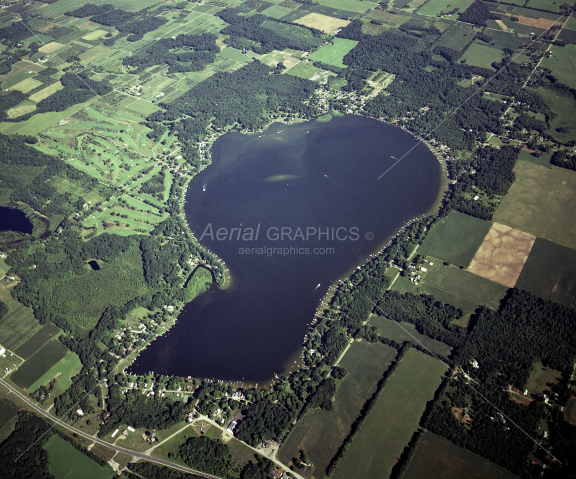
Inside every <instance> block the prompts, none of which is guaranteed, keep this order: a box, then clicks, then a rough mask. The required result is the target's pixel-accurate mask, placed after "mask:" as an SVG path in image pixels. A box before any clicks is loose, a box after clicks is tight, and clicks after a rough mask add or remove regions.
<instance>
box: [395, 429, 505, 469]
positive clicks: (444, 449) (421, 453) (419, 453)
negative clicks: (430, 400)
mask: <svg viewBox="0 0 576 479" xmlns="http://www.w3.org/2000/svg"><path fill="white" fill-rule="evenodd" d="M422 477H426V478H428V479H459V478H461V477H466V478H467V479H513V478H515V477H516V476H515V475H514V474H512V473H511V472H509V471H507V470H506V469H504V468H503V467H500V466H498V465H496V464H494V463H493V462H490V461H489V460H488V459H484V458H483V457H481V456H479V455H478V454H475V453H473V452H471V451H468V450H467V449H464V448H462V447H460V446H457V445H456V444H454V443H452V442H450V441H449V440H448V439H445V438H443V437H441V436H437V435H436V434H433V433H431V432H425V433H424V436H423V437H422V439H421V441H420V444H418V448H417V449H416V453H415V454H414V457H413V458H412V461H411V462H410V466H409V467H408V470H407V471H406V473H405V474H404V478H405V479H420V478H422Z"/></svg>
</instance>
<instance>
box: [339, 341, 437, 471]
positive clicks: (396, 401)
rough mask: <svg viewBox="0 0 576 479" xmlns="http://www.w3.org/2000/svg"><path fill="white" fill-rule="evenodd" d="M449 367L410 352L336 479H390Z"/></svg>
mask: <svg viewBox="0 0 576 479" xmlns="http://www.w3.org/2000/svg"><path fill="white" fill-rule="evenodd" d="M445 372H446V366H445V365H444V364H443V363H441V362H440V361H438V360H436V359H433V358H432V357H430V356H428V355H426V354H424V353H421V352H420V351H417V350H415V349H410V350H409V351H408V352H407V353H406V354H405V356H404V357H403V358H402V359H401V361H400V363H399V364H398V367H397V368H396V370H395V371H394V374H393V375H392V377H391V378H390V379H389V381H388V383H387V384H386V386H385V387H384V390H383V391H382V392H381V393H380V395H379V396H378V399H377V400H376V404H375V406H374V409H373V410H372V412H371V413H370V415H369V416H368V417H367V418H366V421H365V422H364V424H363V425H362V427H361V428H360V431H358V433H357V435H356V437H355V438H354V440H353V441H352V444H351V445H350V447H349V448H348V450H347V452H346V455H345V456H344V458H343V459H342V460H341V461H340V463H339V465H338V467H337V468H336V471H335V472H334V474H333V475H332V478H333V479H349V478H352V477H354V478H355V477H358V478H362V479H381V478H383V477H388V476H389V475H390V473H391V471H392V468H393V467H394V465H395V464H396V458H397V456H399V455H400V454H402V452H403V451H404V448H405V446H406V445H407V444H408V442H409V441H410V439H411V437H412V435H413V434H414V432H415V431H416V429H417V428H418V424H419V422H420V417H421V416H422V413H423V412H424V409H425V407H426V403H427V402H428V401H430V400H431V399H432V398H433V397H434V391H436V389H437V388H438V386H439V385H440V382H441V378H442V376H443V374H444V373H445Z"/></svg>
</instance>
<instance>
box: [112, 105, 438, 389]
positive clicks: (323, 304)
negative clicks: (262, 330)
mask: <svg viewBox="0 0 576 479" xmlns="http://www.w3.org/2000/svg"><path fill="white" fill-rule="evenodd" d="M358 103H361V102H358ZM331 112H332V110H331V109H329V108H325V109H323V110H322V111H320V112H319V114H318V116H316V117H314V118H307V119H303V118H296V119H292V120H287V119H286V118H274V119H270V121H269V122H268V123H267V124H266V125H265V126H264V127H263V128H261V129H259V130H256V131H251V130H247V129H244V130H239V129H236V128H234V127H232V128H229V129H227V130H226V131H223V132H215V131H214V132H211V133H209V134H208V135H207V141H204V142H200V143H199V144H198V150H199V153H200V155H201V156H202V157H203V158H205V159H206V160H207V161H208V162H207V163H206V164H205V165H202V167H201V168H199V169H198V170H197V171H196V172H194V174H192V175H187V176H186V181H185V183H184V185H183V186H182V187H181V188H182V190H181V193H180V198H179V199H180V211H179V213H178V214H179V216H180V219H181V220H182V221H183V224H184V225H185V227H186V230H187V232H188V234H189V235H190V238H191V239H192V241H193V242H194V244H195V245H196V246H197V247H198V248H200V249H201V250H203V251H205V252H206V253H208V254H210V255H211V256H212V257H213V258H214V259H215V262H216V263H217V264H218V265H219V266H220V268H222V276H223V277H222V280H221V282H219V281H218V278H217V277H215V278H214V279H215V284H216V286H217V287H218V288H219V289H220V290H227V289H229V288H230V287H232V285H233V283H234V281H233V276H232V273H231V272H230V270H229V268H227V265H226V262H225V261H224V260H223V259H222V258H220V257H219V256H218V255H216V254H215V253H213V252H212V251H211V250H210V249H209V248H207V247H206V246H205V245H202V244H201V243H200V242H199V241H198V239H197V238H196V236H195V235H194V233H193V232H192V231H191V230H190V226H189V224H188V221H187V218H186V212H185V205H186V197H187V193H188V188H189V187H190V182H191V181H192V180H193V179H194V178H195V177H196V175H197V174H198V173H200V172H202V171H203V170H204V169H205V168H207V167H209V166H210V165H211V164H212V154H211V150H212V146H213V144H214V142H215V141H216V140H218V139H219V138H220V137H221V136H223V135H225V134H226V133H228V132H229V131H233V130H234V131H238V132H239V133H242V134H245V135H254V134H257V133H263V132H264V131H266V130H267V129H268V128H269V127H270V126H271V125H273V124H274V123H280V124H284V125H291V124H294V123H304V122H307V121H315V120H317V119H318V118H320V117H322V116H325V115H326V114H331ZM332 114H333V116H336V117H340V116H345V115H347V114H349V115H356V116H363V117H364V118H367V119H371V120H375V121H379V122H382V123H385V124H387V125H388V126H394V127H396V128H400V129H402V130H403V131H405V132H406V133H408V134H410V135H411V136H412V137H414V139H415V140H417V141H418V142H419V143H422V144H424V145H425V146H426V148H427V149H428V151H430V153H432V154H433V155H434V157H435V158H436V159H437V161H438V163H439V165H440V185H439V191H438V195H437V198H436V200H435V201H434V203H433V204H432V205H431V207H430V208H428V209H427V210H426V211H425V213H424V214H422V216H421V217H420V216H418V217H415V218H412V219H410V220H408V221H406V222H404V223H403V224H402V226H400V227H399V228H398V230H397V231H396V232H395V233H394V234H393V235H392V236H391V237H390V238H388V239H387V242H386V243H384V242H383V243H381V244H380V245H378V246H377V247H376V248H375V250H374V252H372V253H370V254H369V255H368V256H366V257H365V258H363V259H362V261H361V262H360V263H358V264H357V265H355V266H353V267H351V269H350V270H348V271H347V272H346V273H345V274H343V275H342V276H341V277H339V278H336V279H335V280H334V281H332V282H331V283H330V285H329V287H328V289H327V290H326V293H325V295H324V296H323V297H322V298H321V300H320V301H319V303H318V306H317V308H316V310H315V313H314V315H313V317H312V318H311V321H310V322H309V323H308V324H309V328H308V329H307V331H306V334H305V336H304V339H303V343H305V342H306V338H307V337H308V336H309V335H310V333H312V332H313V331H314V330H315V327H316V324H317V323H318V321H319V320H320V319H321V318H322V316H323V315H322V312H323V311H324V310H326V309H328V308H329V304H330V301H331V300H332V298H333V296H334V294H335V293H336V291H337V290H338V287H339V285H341V284H343V283H345V282H350V277H351V276H352V275H353V274H354V273H356V272H359V271H361V270H362V269H363V268H364V267H365V266H366V265H367V264H368V263H369V262H370V261H372V260H373V259H374V258H377V257H378V256H380V255H382V254H383V253H384V252H385V250H386V249H387V248H388V247H389V246H390V245H391V244H392V243H393V240H394V239H395V238H396V237H398V236H399V235H401V234H402V233H403V232H404V231H405V230H406V228H407V227H408V226H410V225H411V224H412V223H413V222H415V221H417V220H419V219H421V218H424V217H426V216H430V215H433V214H437V212H438V209H439V208H440V206H441V204H442V201H443V199H444V198H445V196H446V194H447V192H448V186H449V182H448V177H447V166H446V160H445V159H444V158H443V157H442V156H441V153H440V152H439V150H443V149H445V148H446V147H443V145H438V146H436V145H432V144H431V143H430V142H429V141H428V140H425V139H424V138H422V137H420V136H419V135H418V134H416V133H414V132H411V131H410V130H408V129H407V128H405V127H403V126H398V125H396V124H394V123H392V122H390V121H387V120H386V119H385V118H374V117H371V116H368V115H365V114H361V113H358V112H354V111H351V112H346V113H342V112H339V111H336V112H335V114H334V113H332ZM190 262H191V264H192V265H193V266H195V267H198V266H204V267H207V269H209V270H210V271H212V273H213V275H214V273H215V271H214V269H213V268H212V267H211V265H209V264H208V265H207V264H205V263H204V262H203V261H199V262H198V263H194V262H193V259H192V258H191V259H190ZM186 304H188V303H183V304H182V305H180V306H178V307H177V309H176V310H175V311H174V314H173V319H172V320H170V322H169V325H168V326H167V327H166V329H164V330H163V331H162V333H161V334H158V335H157V336H155V337H154V338H153V339H152V340H151V341H150V342H148V343H147V344H146V345H145V346H144V348H142V349H141V350H140V351H139V352H138V353H137V354H136V356H135V357H134V359H133V360H132V361H131V362H130V363H129V364H128V365H127V366H125V367H124V368H123V370H124V371H126V369H128V368H129V367H130V366H131V365H132V364H133V363H134V361H135V360H136V359H137V357H138V356H139V355H140V354H141V353H142V351H144V350H145V349H146V348H147V347H148V346H149V345H150V344H151V343H152V342H153V341H154V340H156V339H158V337H159V336H163V335H164V334H165V333H166V332H167V331H169V330H170V329H171V328H172V327H173V326H174V325H175V324H176V322H177V320H178V317H179V315H180V313H181V311H182V309H183V308H184V307H185V306H186ZM165 324H166V323H165ZM306 351H307V349H306V348H305V347H299V348H296V349H295V350H294V352H293V354H290V356H289V357H288V358H286V360H285V361H284V362H283V363H282V365H283V367H284V372H282V373H281V375H283V376H284V377H288V376H290V375H291V374H292V373H296V372H298V371H300V370H302V369H308V368H309V367H308V366H307V365H306V363H305V361H304V356H305V353H306ZM295 359H296V361H295ZM295 365H296V367H295V369H293V368H294V366H295ZM154 374H156V373H154ZM182 377H183V378H184V376H182ZM188 377H190V376H188ZM194 379H198V380H202V378H196V377H194ZM212 381H221V382H227V383H233V382H234V381H233V380H222V379H218V378H212ZM277 382H280V378H279V376H278V374H277V373H272V375H271V376H270V378H267V379H266V380H263V381H261V382H259V383H260V384H261V385H260V387H261V388H267V387H272V386H274V384H276V383H277ZM241 383H243V381H238V382H237V384H241ZM257 385H258V383H257ZM256 387H257V386H256Z"/></svg>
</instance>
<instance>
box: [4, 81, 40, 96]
mask: <svg viewBox="0 0 576 479" xmlns="http://www.w3.org/2000/svg"><path fill="white" fill-rule="evenodd" d="M41 85H43V83H42V82H41V81H38V80H34V78H27V79H26V80H22V81H21V82H18V83H16V85H13V86H11V87H10V90H18V91H21V92H22V93H28V92H29V91H32V90H34V89H35V88H38V87H39V86H41Z"/></svg>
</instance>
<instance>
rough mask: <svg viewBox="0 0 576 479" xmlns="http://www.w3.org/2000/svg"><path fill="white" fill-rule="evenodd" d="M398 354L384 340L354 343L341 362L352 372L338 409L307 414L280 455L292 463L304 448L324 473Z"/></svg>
mask: <svg viewBox="0 0 576 479" xmlns="http://www.w3.org/2000/svg"><path fill="white" fill-rule="evenodd" d="M395 356H396V350H394V349H392V348H390V347H388V346H384V345H382V344H370V343H366V342H364V341H362V342H355V343H354V344H352V346H351V347H350V349H349V350H348V352H347V353H346V354H345V355H344V357H343V358H342V362H341V363H340V365H341V366H342V367H344V368H346V369H347V371H348V375H347V376H346V378H344V380H343V381H342V383H341V384H340V386H339V387H338V391H337V392H336V397H335V402H334V409H333V410H332V411H326V410H324V409H317V410H314V411H311V412H309V413H308V414H306V415H305V416H304V417H303V418H302V419H301V420H300V422H299V423H298V425H297V426H296V427H295V428H294V430H293V431H292V433H291V434H290V436H288V439H287V440H286V441H285V442H284V445H283V446H282V449H281V450H280V459H281V460H282V461H283V462H284V463H285V464H288V462H289V461H291V460H292V458H293V457H295V456H297V455H298V453H299V451H300V449H304V450H305V451H306V454H307V455H308V457H309V458H310V460H311V461H312V462H313V464H314V466H315V473H314V476H315V477H322V476H323V474H324V473H325V471H326V467H327V466H328V464H329V462H330V460H331V459H332V457H333V456H334V455H335V454H336V452H337V450H338V448H339V447H340V445H341V444H342V442H343V441H344V439H345V438H346V436H347V435H348V433H349V432H350V427H351V425H352V423H353V422H354V420H355V419H356V418H357V417H358V414H359V413H360V410H361V408H362V405H363V404H364V403H365V402H366V400H367V399H368V398H369V397H370V396H371V395H372V394H373V393H374V391H375V390H376V384H377V382H378V380H379V379H380V378H381V377H382V375H383V374H384V371H386V369H387V368H388V366H389V364H390V362H391V361H392V360H393V359H394V357H395ZM351 477H354V476H351ZM356 477H358V476H356Z"/></svg>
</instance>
